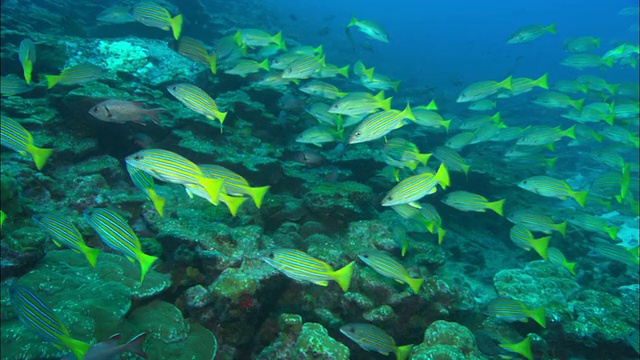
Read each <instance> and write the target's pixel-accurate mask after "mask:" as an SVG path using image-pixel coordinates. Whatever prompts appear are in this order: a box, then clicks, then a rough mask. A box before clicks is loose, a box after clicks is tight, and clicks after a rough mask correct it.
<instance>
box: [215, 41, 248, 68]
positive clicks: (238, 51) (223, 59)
mask: <svg viewBox="0 0 640 360" xmlns="http://www.w3.org/2000/svg"><path fill="white" fill-rule="evenodd" d="M213 51H214V52H215V54H216V57H217V62H218V63H223V64H227V63H231V62H234V61H236V60H238V59H240V58H241V57H243V56H247V45H244V44H242V45H238V42H237V41H236V39H235V38H234V37H233V36H225V37H223V38H222V39H220V40H218V41H217V42H216V43H215V45H214V46H213Z"/></svg>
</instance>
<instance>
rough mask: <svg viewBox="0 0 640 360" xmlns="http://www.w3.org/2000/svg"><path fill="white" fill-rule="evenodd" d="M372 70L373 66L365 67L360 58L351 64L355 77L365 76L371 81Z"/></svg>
mask: <svg viewBox="0 0 640 360" xmlns="http://www.w3.org/2000/svg"><path fill="white" fill-rule="evenodd" d="M374 72H375V68H374V67H373V66H372V67H370V68H369V69H367V67H366V66H365V65H364V63H363V62H362V61H360V60H358V61H356V62H355V64H353V73H354V74H355V75H356V76H357V77H360V78H362V77H366V78H367V79H369V81H373V75H374Z"/></svg>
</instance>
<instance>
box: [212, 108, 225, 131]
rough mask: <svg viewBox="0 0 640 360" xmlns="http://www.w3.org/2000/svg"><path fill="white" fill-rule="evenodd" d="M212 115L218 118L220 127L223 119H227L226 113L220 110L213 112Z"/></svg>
mask: <svg viewBox="0 0 640 360" xmlns="http://www.w3.org/2000/svg"><path fill="white" fill-rule="evenodd" d="M213 113H214V114H215V115H216V116H217V117H218V120H219V121H220V125H222V123H223V122H224V119H225V118H226V117H227V112H226V111H225V112H222V111H220V110H213ZM221 131H222V130H221Z"/></svg>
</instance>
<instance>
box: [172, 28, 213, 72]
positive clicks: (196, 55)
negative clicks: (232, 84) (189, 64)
mask: <svg viewBox="0 0 640 360" xmlns="http://www.w3.org/2000/svg"><path fill="white" fill-rule="evenodd" d="M178 53H179V54H181V55H183V56H185V57H186V58H189V59H191V60H193V61H195V62H197V63H200V64H203V65H205V66H207V67H208V68H209V69H210V70H211V72H212V73H213V74H214V75H215V74H216V71H217V68H216V67H217V64H218V57H217V56H216V53H215V51H213V52H211V53H209V51H207V48H206V47H205V45H204V43H203V42H202V41H200V40H198V39H194V38H192V37H189V36H183V37H181V38H180V41H179V42H178Z"/></svg>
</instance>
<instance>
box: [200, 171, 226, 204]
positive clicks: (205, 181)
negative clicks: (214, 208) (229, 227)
mask: <svg viewBox="0 0 640 360" xmlns="http://www.w3.org/2000/svg"><path fill="white" fill-rule="evenodd" d="M223 184H224V179H209V178H204V177H203V178H200V185H202V187H203V188H204V191H206V192H207V194H209V198H210V199H211V203H212V204H213V205H218V204H219V203H220V201H219V200H218V195H220V190H222V185H223Z"/></svg>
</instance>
